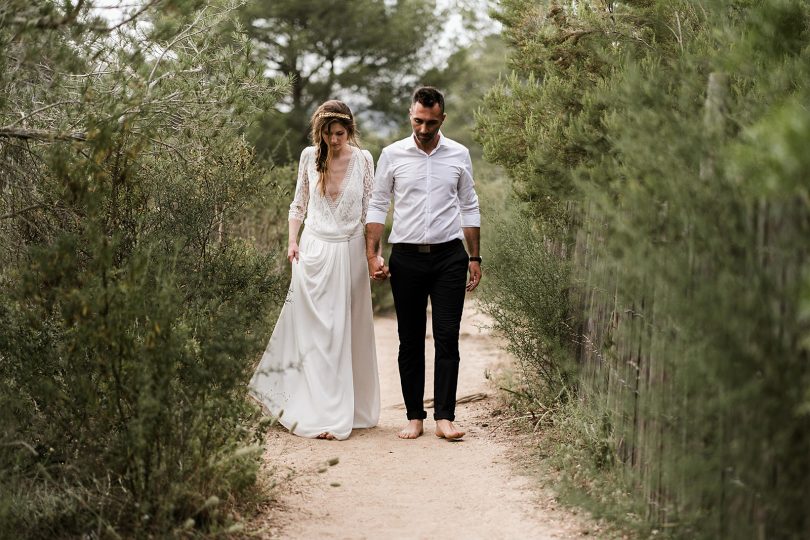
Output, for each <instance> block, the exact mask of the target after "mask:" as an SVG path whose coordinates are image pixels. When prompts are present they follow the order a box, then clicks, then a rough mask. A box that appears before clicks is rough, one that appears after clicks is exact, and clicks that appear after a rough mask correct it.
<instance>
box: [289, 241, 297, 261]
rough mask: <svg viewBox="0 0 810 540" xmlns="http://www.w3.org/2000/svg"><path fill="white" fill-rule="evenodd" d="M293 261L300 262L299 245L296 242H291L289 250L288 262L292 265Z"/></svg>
mask: <svg viewBox="0 0 810 540" xmlns="http://www.w3.org/2000/svg"><path fill="white" fill-rule="evenodd" d="M293 259H295V261H296V262H297V261H298V243H296V242H290V247H288V248H287V260H288V261H290V263H292V262H293Z"/></svg>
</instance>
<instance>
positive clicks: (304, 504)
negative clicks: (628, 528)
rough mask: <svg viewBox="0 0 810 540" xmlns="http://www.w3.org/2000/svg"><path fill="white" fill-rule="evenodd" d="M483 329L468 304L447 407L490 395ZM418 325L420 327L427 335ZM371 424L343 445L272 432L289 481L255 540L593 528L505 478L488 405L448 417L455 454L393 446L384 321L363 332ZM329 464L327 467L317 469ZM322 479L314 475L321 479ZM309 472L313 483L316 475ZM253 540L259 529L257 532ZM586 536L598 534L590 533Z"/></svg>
mask: <svg viewBox="0 0 810 540" xmlns="http://www.w3.org/2000/svg"><path fill="white" fill-rule="evenodd" d="M486 322H487V319H486V317H485V316H484V315H482V314H481V313H480V312H479V311H478V310H477V309H476V307H475V305H474V304H469V305H468V306H467V307H466V309H465V316H464V319H463V321H462V328H461V344H460V346H461V358H462V360H461V370H460V374H459V387H458V395H459V396H465V395H471V394H475V393H478V392H486V393H487V394H489V395H490V396H491V395H492V393H493V392H492V388H491V387H490V386H489V383H488V381H487V380H486V379H485V371H486V370H488V369H492V368H494V367H496V366H497V365H498V364H499V363H500V362H503V361H504V358H505V354H504V353H503V352H502V351H501V349H500V347H499V344H498V342H497V340H496V339H495V338H494V337H493V336H491V335H490V333H489V331H488V330H487V329H486V328H484V326H485V325H486ZM429 328H430V322H428V329H429ZM375 331H376V337H377V351H378V353H377V354H378V361H379V366H380V385H381V396H382V415H381V418H380V425H379V426H378V427H377V428H375V429H370V430H355V431H354V432H353V433H352V436H351V437H350V438H349V439H348V440H346V441H341V442H337V441H319V440H310V439H302V438H300V437H294V436H291V435H289V434H288V433H286V431H284V430H283V429H273V430H272V431H271V433H270V434H269V436H268V450H267V454H266V459H267V460H268V462H270V463H275V464H277V466H278V468H277V469H276V471H277V473H278V474H282V475H283V474H285V471H290V472H292V473H293V474H292V479H291V480H289V481H288V482H286V483H284V484H283V485H282V486H281V487H280V488H278V491H279V494H278V502H277V504H276V505H274V508H273V509H272V510H271V511H270V512H269V513H268V514H267V515H266V516H265V517H264V519H262V520H261V521H263V522H264V523H265V524H266V525H265V529H264V531H265V532H264V533H262V534H263V535H264V536H267V537H277V538H296V539H298V538H300V539H310V538H347V539H348V538H351V539H361V538H386V539H388V538H392V539H395V538H436V537H446V538H488V539H489V538H537V539H568V538H581V537H582V535H583V534H593V533H594V532H595V530H594V528H593V524H591V523H589V522H588V521H587V520H584V519H583V518H581V517H580V516H576V515H573V514H571V513H569V512H567V511H565V510H563V509H560V508H557V505H556V503H555V502H554V499H553V497H552V496H551V495H550V494H549V493H544V492H541V491H539V490H538V489H537V488H536V486H535V483H534V482H533V481H532V480H530V479H528V478H525V477H523V476H519V475H517V474H516V472H515V467H514V466H513V465H512V464H510V461H511V458H510V455H513V452H514V448H512V447H511V446H510V444H509V439H508V437H507V436H506V435H505V434H501V433H500V432H499V431H497V430H496V431H495V432H494V433H493V430H494V429H495V428H496V424H495V423H494V421H495V420H496V418H495V417H493V416H492V412H493V407H494V406H495V405H494V401H495V400H494V398H492V397H488V398H486V399H484V400H483V401H477V402H473V403H468V404H461V405H458V407H457V410H456V424H457V425H458V426H459V427H461V428H462V429H465V430H466V431H467V436H466V437H465V438H464V440H463V441H461V442H454V443H453V442H447V441H444V440H441V439H438V438H436V437H435V436H434V435H433V421H432V420H431V418H432V416H431V415H432V409H428V418H429V420H427V421H426V423H425V427H426V429H427V431H426V434H425V435H424V436H423V437H420V438H419V439H417V440H415V441H402V440H400V439H398V438H397V436H396V433H397V431H398V430H399V429H400V428H401V427H402V425H404V423H405V413H404V410H403V409H401V408H399V407H398V405H399V404H400V403H401V402H402V396H401V393H400V389H399V376H398V372H397V365H396V351H397V346H398V345H397V343H398V341H397V334H396V319H395V318H393V317H379V318H377V319H376V320H375ZM432 349H433V343H432V340H431V339H430V336H428V344H427V354H428V360H427V364H428V372H427V381H426V388H427V389H428V390H426V397H431V394H432V392H431V391H430V389H432V388H433V373H432V369H431V367H432V364H433V357H432ZM333 458H337V459H338V460H339V463H338V464H337V465H335V466H331V467H328V466H325V465H324V463H325V462H326V461H328V460H330V459H333ZM324 468H326V470H325V471H323V469H324ZM318 469H321V471H322V472H320V473H318V472H317V471H318ZM259 527H260V528H261V525H259ZM597 536H598V533H597Z"/></svg>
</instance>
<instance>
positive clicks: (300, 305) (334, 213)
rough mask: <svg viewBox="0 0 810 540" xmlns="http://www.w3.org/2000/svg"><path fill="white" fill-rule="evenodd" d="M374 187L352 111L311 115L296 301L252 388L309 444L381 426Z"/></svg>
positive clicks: (301, 185) (293, 214)
mask: <svg viewBox="0 0 810 540" xmlns="http://www.w3.org/2000/svg"><path fill="white" fill-rule="evenodd" d="M373 180H374V162H373V160H372V158H371V154H370V153H369V152H368V151H367V150H361V149H360V148H358V146H357V139H356V127H355V123H354V117H353V115H352V112H351V110H350V109H349V107H347V106H346V104H344V103H342V102H340V101H336V100H332V101H327V102H326V103H324V104H323V105H321V106H320V107H318V110H316V111H315V114H313V115H312V146H310V147H307V148H306V149H304V151H303V152H301V160H300V162H299V164H298V182H297V185H296V188H295V197H294V199H293V202H292V204H291V205H290V214H289V248H288V249H287V259H288V260H289V261H290V263H291V264H292V281H291V283H290V290H289V294H288V298H287V302H286V303H285V305H284V307H283V308H282V310H281V315H280V316H279V319H278V322H277V323H276V328H275V330H274V331H273V335H272V337H271V338H270V343H269V344H268V346H267V350H266V351H265V353H264V356H263V357H262V360H261V362H260V363H259V367H258V368H257V370H256V373H255V374H254V376H253V379H252V380H251V382H250V393H251V395H252V396H253V397H254V398H256V399H257V400H258V401H259V402H260V403H261V404H262V405H264V406H265V407H266V408H267V409H268V410H269V411H270V412H272V413H273V414H276V415H280V418H279V421H280V422H281V424H282V425H284V426H285V427H286V428H287V429H289V430H290V431H291V432H292V433H294V434H296V435H300V436H302V437H313V438H319V439H340V440H342V439H346V438H347V437H348V436H349V434H350V433H351V431H352V428H369V427H373V426H375V425H377V420H378V419H379V414H380V387H379V380H378V377H377V354H376V351H375V344H374V327H373V322H372V311H371V288H370V283H369V276H368V266H367V263H366V257H365V238H364V233H363V230H364V223H365V218H366V210H367V208H368V199H369V196H370V194H371V188H372V184H373ZM302 221H303V223H304V225H305V227H304V232H303V233H302V234H301V244H300V247H299V244H298V242H297V239H298V230H299V229H300V227H301V223H302Z"/></svg>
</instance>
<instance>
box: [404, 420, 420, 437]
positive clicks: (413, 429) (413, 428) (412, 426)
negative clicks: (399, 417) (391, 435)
mask: <svg viewBox="0 0 810 540" xmlns="http://www.w3.org/2000/svg"><path fill="white" fill-rule="evenodd" d="M424 432H425V430H424V429H423V428H422V420H410V421H409V422H408V425H407V426H405V428H404V429H403V430H402V431H400V432H399V433H398V434H397V436H398V437H399V438H400V439H415V438H417V437H419V436H420V435H421V434H422V433H424Z"/></svg>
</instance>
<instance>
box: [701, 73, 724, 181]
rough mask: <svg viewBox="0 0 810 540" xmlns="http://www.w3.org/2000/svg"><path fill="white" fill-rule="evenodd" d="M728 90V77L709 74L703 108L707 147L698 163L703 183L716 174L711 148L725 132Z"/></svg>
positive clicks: (713, 152)
mask: <svg viewBox="0 0 810 540" xmlns="http://www.w3.org/2000/svg"><path fill="white" fill-rule="evenodd" d="M728 89H729V80H728V75H726V74H725V73H721V72H717V71H715V72H712V73H710V74H709V84H708V86H707V87H706V101H705V102H704V106H703V126H704V128H705V130H706V135H707V140H708V141H709V147H708V148H707V149H706V153H705V154H704V157H703V160H702V161H701V163H700V179H701V180H704V181H706V180H709V179H711V178H712V177H713V176H714V175H715V173H716V170H715V149H714V148H713V146H714V142H715V141H717V140H718V139H721V138H722V137H723V134H724V133H725V131H726V117H727V113H728Z"/></svg>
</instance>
